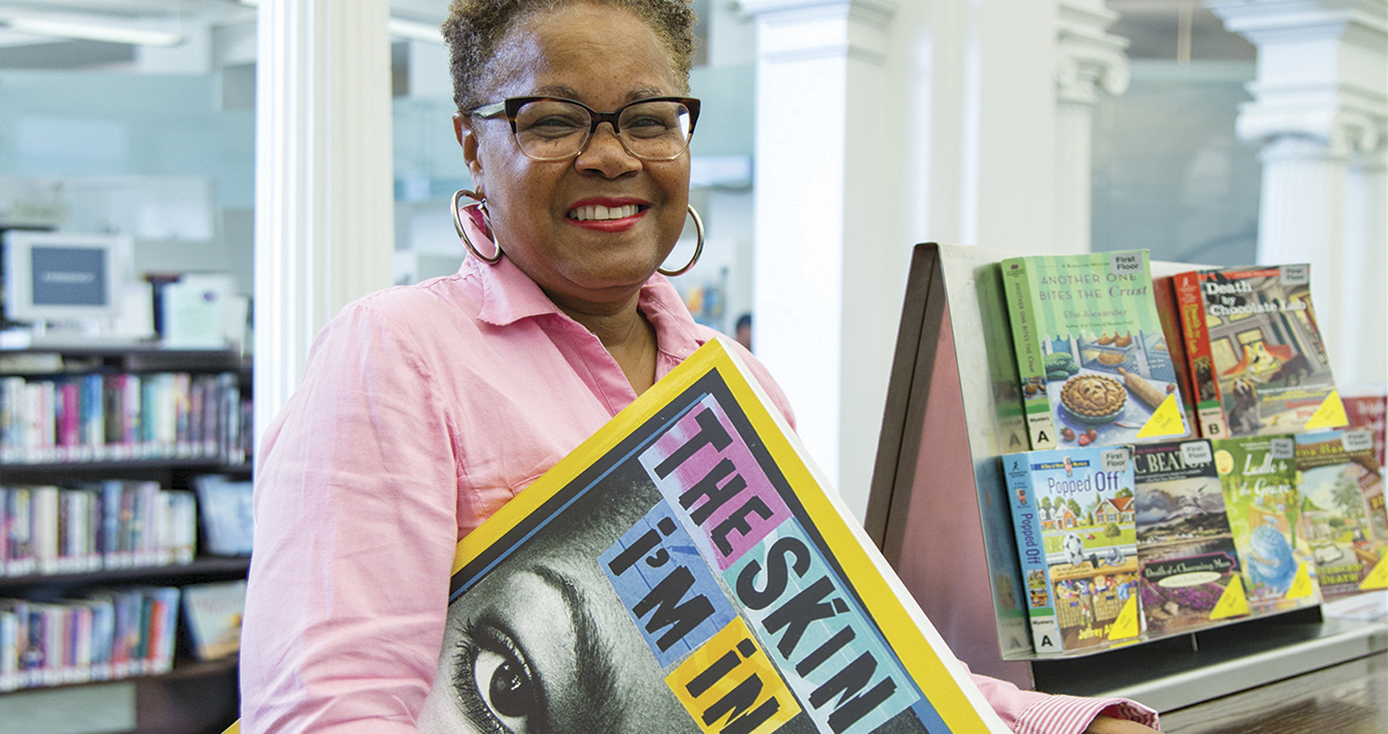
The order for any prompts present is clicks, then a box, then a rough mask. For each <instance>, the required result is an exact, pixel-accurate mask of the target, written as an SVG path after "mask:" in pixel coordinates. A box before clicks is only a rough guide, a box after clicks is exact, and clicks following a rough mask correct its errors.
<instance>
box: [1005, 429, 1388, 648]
mask: <svg viewBox="0 0 1388 734" xmlns="http://www.w3.org/2000/svg"><path fill="white" fill-rule="evenodd" d="M1001 461H1002V465H1003V475H1004V477H1005V479H1006V482H1007V490H1008V495H1009V501H1010V505H1011V508H1012V521H1013V528H1014V530H1015V535H1016V541H1017V551H1018V558H1019V561H1020V564H1021V570H1022V576H1021V578H1022V583H1023V589H1022V592H1023V593H1022V596H1024V598H1025V602H1024V603H1025V606H1026V609H1027V616H1028V618H1029V621H1030V624H1031V631H1032V642H1033V646H1034V649H1035V651H1036V652H1037V653H1038V654H1049V653H1061V654H1063V653H1072V652H1077V651H1078V652H1090V651H1096V650H1101V649H1105V648H1109V647H1114V646H1120V645H1126V644H1131V643H1134V642H1139V641H1142V640H1146V639H1155V638H1158V637H1164V636H1168V635H1173V634H1181V633H1186V632H1191V631H1195V630H1199V629H1201V628H1205V627H1210V626H1214V625H1218V624H1222V623H1224V622H1226V621H1228V620H1236V619H1240V618H1246V617H1255V616H1263V615H1267V614H1273V613H1279V612H1283V611H1289V610H1295V609H1300V608H1303V607H1309V606H1315V605H1318V604H1320V603H1321V601H1322V600H1323V599H1325V600H1329V599H1334V598H1340V597H1345V596H1349V595H1353V594H1357V593H1360V592H1363V591H1369V590H1374V589H1384V588H1388V560H1385V556H1388V513H1385V507H1384V492H1383V471H1382V466H1381V464H1380V463H1379V460H1378V459H1377V457H1376V452H1375V449H1374V443H1373V435H1372V432H1371V431H1369V430H1365V429H1354V430H1341V429H1336V430H1328V431H1316V432H1304V433H1299V434H1295V435H1294V436H1250V437H1243V438H1226V439H1186V440H1178V441H1168V442H1156V443H1149V444H1133V445H1119V446H1084V447H1073V448H1061V449H1050V450H1043V451H1029V452H1018V453H1013V454H1007V455H1004V456H1003V457H1002V458H1001Z"/></svg>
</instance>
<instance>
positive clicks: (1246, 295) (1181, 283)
mask: <svg viewBox="0 0 1388 734" xmlns="http://www.w3.org/2000/svg"><path fill="white" fill-rule="evenodd" d="M1310 281H1311V277H1310V266H1308V265H1304V264H1302V265H1280V266H1270V267H1261V266H1255V267H1248V268H1225V269H1211V270H1195V271H1190V272H1186V273H1179V274H1177V275H1176V276H1174V282H1175V286H1176V300H1177V304H1178V306H1179V308H1180V310H1181V325H1182V328H1183V330H1184V332H1185V340H1186V344H1185V351H1186V359H1187V360H1188V367H1189V370H1190V375H1191V380H1192V381H1193V382H1194V383H1195V390H1196V393H1197V400H1196V409H1197V413H1198V414H1199V420H1200V426H1199V429H1200V434H1201V435H1202V436H1204V437H1206V438H1213V439H1218V438H1230V437H1239V436H1276V435H1287V434H1292V433H1297V432H1300V431H1309V430H1324V429H1328V428H1339V427H1341V426H1344V425H1346V424H1347V423H1348V419H1347V417H1346V416H1345V409H1344V405H1343V403H1342V402H1341V400H1340V395H1339V393H1338V392H1337V391H1336V388H1335V377H1334V375H1333V373H1332V372H1331V369H1330V361H1329V359H1328V358H1327V357H1326V351H1325V344H1324V342H1323V341H1322V339H1321V333H1320V327H1319V325H1318V324H1317V322H1316V311H1315V309H1314V308H1313V307H1312V305H1311V288H1310Z"/></svg>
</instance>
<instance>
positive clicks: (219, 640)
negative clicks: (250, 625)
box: [183, 579, 246, 660]
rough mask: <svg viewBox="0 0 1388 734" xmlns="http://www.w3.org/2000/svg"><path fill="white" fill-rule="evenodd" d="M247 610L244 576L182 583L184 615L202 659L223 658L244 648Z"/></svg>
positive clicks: (195, 652)
mask: <svg viewBox="0 0 1388 734" xmlns="http://www.w3.org/2000/svg"><path fill="white" fill-rule="evenodd" d="M245 613H246V581H245V579H240V580H237V581H221V582H215V583H206V584H193V585H190V586H185V587H183V618H184V621H185V622H186V623H187V625H188V627H187V629H188V636H189V641H190V642H191V643H192V645H191V647H192V650H193V655H194V656H196V657H197V659H199V660H216V659H218V658H224V657H227V656H228V655H235V654H236V653H237V651H239V650H240V649H241V618H242V617H243V616H245Z"/></svg>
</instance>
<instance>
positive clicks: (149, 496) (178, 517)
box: [0, 480, 198, 576]
mask: <svg viewBox="0 0 1388 734" xmlns="http://www.w3.org/2000/svg"><path fill="white" fill-rule="evenodd" d="M197 504H198V503H197V500H196V499H195V495H194V493H193V492H191V491H187V490H167V489H162V488H161V487H160V486H159V484H158V483H157V482H151V481H124V480H108V481H103V482H93V483H89V485H87V486H84V487H81V488H60V487H57V486H51V485H47V486H0V528H3V529H4V532H3V533H0V568H3V570H4V574H5V575H6V576H30V575H34V574H67V573H88V572H94V571H102V570H114V569H122V568H138V567H148V566H168V565H179V564H189V563H192V562H193V557H194V555H195V554H196V551H197V538H198V510H197Z"/></svg>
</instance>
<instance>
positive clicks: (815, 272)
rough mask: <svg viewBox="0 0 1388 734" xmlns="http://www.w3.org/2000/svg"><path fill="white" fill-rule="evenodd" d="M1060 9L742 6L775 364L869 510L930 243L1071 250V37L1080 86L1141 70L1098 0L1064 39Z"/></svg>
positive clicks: (962, 2) (816, 0)
mask: <svg viewBox="0 0 1388 734" xmlns="http://www.w3.org/2000/svg"><path fill="white" fill-rule="evenodd" d="M1058 1H1059V0H1042V1H1038V0H988V2H985V3H979V2H977V0H932V1H931V2H916V1H914V0H913V1H911V2H897V1H896V0H742V6H743V8H744V9H745V10H747V11H748V12H750V13H752V14H753V15H754V16H755V18H756V22H757V136H756V182H755V187H756V191H755V195H754V196H755V200H756V224H755V235H756V245H755V247H756V259H755V278H756V286H755V289H754V290H755V295H754V304H755V312H756V345H757V355H758V356H759V357H760V358H761V359H762V360H763V361H765V362H766V363H767V365H768V367H769V368H770V369H771V371H772V374H774V375H776V378H777V380H779V381H780V382H781V384H782V386H783V387H784V388H785V389H786V392H787V395H788V396H789V398H790V400H791V403H792V405H793V406H794V408H795V410H796V413H797V416H798V418H799V430H800V435H801V438H802V439H804V441H805V443H806V445H807V446H808V448H809V450H810V452H811V455H812V456H813V457H814V458H815V460H816V462H817V463H819V464H820V465H821V466H822V467H823V468H824V469H825V472H826V474H827V475H828V476H829V477H830V478H831V479H832V480H834V481H835V482H836V486H837V487H838V489H839V491H840V493H841V494H842V495H843V496H844V499H845V500H846V501H847V503H848V506H849V507H850V508H852V509H853V510H854V511H855V512H858V513H859V514H860V515H861V514H862V513H863V512H864V511H865V509H866V506H867V489H868V485H869V483H870V481H871V477H872V468H873V460H874V458H875V456H876V449H877V439H878V435H879V432H880V430H881V422H882V411H883V407H884V405H885V396H886V386H887V378H888V374H889V372H890V367H891V360H892V350H893V347H894V345H895V342H896V331H897V327H898V325H899V322H900V318H901V307H902V295H903V290H904V284H905V281H906V269H907V266H908V264H909V262H910V253H911V248H912V246H913V245H914V244H916V243H918V242H925V241H931V240H933V241H940V242H957V243H965V244H978V245H983V246H987V247H1000V248H1016V249H1019V250H1025V251H1031V252H1054V251H1056V239H1057V237H1058V231H1059V227H1058V224H1057V221H1058V215H1057V200H1058V197H1059V194H1058V188H1059V186H1060V185H1061V183H1060V182H1061V181H1062V180H1063V179H1062V177H1061V176H1060V174H1059V173H1058V172H1057V167H1058V161H1059V160H1060V159H1061V158H1062V156H1061V154H1060V153H1059V152H1058V150H1059V145H1058V143H1057V139H1058V137H1060V136H1061V132H1060V129H1061V128H1060V125H1059V124H1058V121H1057V117H1058V112H1057V99H1058V94H1059V91H1058V85H1057V69H1058V68H1060V67H1059V63H1060V62H1059V58H1060V51H1059V50H1058V46H1059V45H1060V43H1061V42H1068V43H1070V45H1071V47H1073V48H1074V49H1075V50H1074V52H1073V54H1072V55H1073V56H1074V57H1075V58H1076V59H1077V60H1076V64H1075V67H1074V68H1075V70H1076V76H1077V77H1078V76H1079V75H1080V71H1079V70H1080V69H1081V68H1083V69H1084V72H1083V75H1084V77H1085V78H1086V79H1088V80H1090V84H1091V86H1092V85H1094V84H1098V85H1099V86H1101V87H1105V86H1107V87H1112V89H1113V90H1115V91H1116V90H1119V89H1121V87H1122V84H1121V82H1122V80H1123V79H1124V77H1123V73H1124V72H1125V71H1126V67H1125V66H1123V65H1121V64H1120V63H1118V61H1117V60H1115V59H1113V58H1111V57H1109V56H1106V55H1103V54H1100V53H1098V52H1097V51H1096V48H1097V49H1108V50H1112V49H1113V48H1114V47H1115V46H1116V47H1118V48H1120V49H1121V45H1120V42H1119V41H1118V40H1117V39H1114V38H1113V37H1111V36H1105V35H1103V34H1102V33H1101V32H1099V31H1097V30H1094V26H1095V25H1096V23H1095V22H1090V21H1088V20H1087V19H1086V14H1088V15H1089V16H1098V17H1099V18H1100V20H1099V21H1098V24H1102V23H1103V22H1105V21H1106V19H1108V18H1109V16H1107V15H1105V14H1104V13H1103V12H1098V11H1095V10H1094V8H1091V7H1090V6H1091V4H1094V3H1097V2H1098V0H1069V4H1070V5H1071V6H1073V7H1072V10H1074V12H1070V13H1068V14H1067V18H1068V22H1069V23H1070V25H1069V26H1067V27H1068V28H1069V30H1067V31H1066V32H1065V33H1062V32H1061V21H1060V12H1059V10H1058V6H1057V4H1058ZM1096 7H1097V6H1096ZM1076 9H1077V10H1076ZM1086 22H1087V23H1088V25H1086ZM1086 55H1087V56H1088V57H1089V58H1090V59H1093V61H1090V62H1085V63H1080V62H1079V61H1078V59H1079V58H1080V57H1084V56H1086ZM1119 56H1120V59H1121V54H1120V55H1119ZM1104 64H1107V65H1104ZM1099 69H1102V72H1101V71H1099ZM1064 135H1065V138H1066V140H1067V141H1068V142H1067V145H1069V146H1070V148H1069V149H1070V150H1071V151H1072V154H1076V153H1073V151H1074V150H1076V149H1077V147H1078V146H1080V145H1081V144H1083V145H1084V146H1085V147H1084V150H1086V151H1087V149H1088V148H1087V138H1080V137H1078V135H1079V134H1078V133H1075V132H1073V131H1069V130H1067V131H1066V132H1065V133H1064ZM1068 155H1070V154H1067V156H1066V157H1065V159H1066V160H1067V161H1069V158H1068ZM1085 166H1086V167H1087V164H1085ZM1075 175H1077V174H1072V175H1071V177H1070V178H1075ZM1064 180H1067V181H1069V179H1064ZM1084 180H1085V182H1086V183H1083V184H1081V183H1079V182H1077V181H1071V182H1068V183H1066V184H1065V186H1066V187H1073V188H1074V190H1068V189H1067V196H1074V197H1084V198H1083V201H1084V202H1086V203H1083V204H1078V203H1076V204H1073V205H1072V209H1075V210H1077V209H1080V208H1081V207H1083V208H1085V209H1087V197H1088V195H1089V187H1088V184H1087V181H1088V177H1087V174H1086V175H1085V178H1084ZM1072 201H1073V200H1072ZM1070 216H1073V215H1070Z"/></svg>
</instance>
